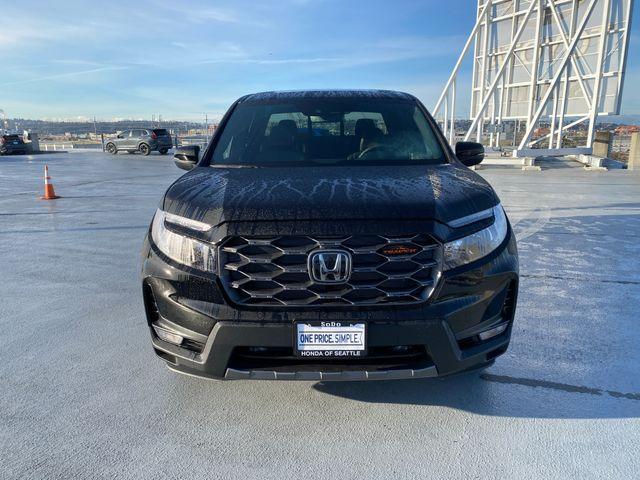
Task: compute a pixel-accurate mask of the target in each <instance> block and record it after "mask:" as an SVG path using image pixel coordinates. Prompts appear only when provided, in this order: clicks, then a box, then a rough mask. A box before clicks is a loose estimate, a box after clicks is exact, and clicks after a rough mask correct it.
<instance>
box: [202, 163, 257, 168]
mask: <svg viewBox="0 0 640 480" xmlns="http://www.w3.org/2000/svg"><path fill="white" fill-rule="evenodd" d="M209 166H210V167H214V168H260V166H259V165H251V164H248V165H243V164H231V163H212V164H211V165H209Z"/></svg>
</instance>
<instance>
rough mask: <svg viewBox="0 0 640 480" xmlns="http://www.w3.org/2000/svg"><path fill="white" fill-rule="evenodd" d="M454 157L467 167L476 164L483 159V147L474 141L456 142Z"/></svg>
mask: <svg viewBox="0 0 640 480" xmlns="http://www.w3.org/2000/svg"><path fill="white" fill-rule="evenodd" d="M456 157H458V160H460V161H461V162H462V163H464V164H465V165H466V166H467V167H472V166H474V165H478V164H479V163H480V162H482V160H484V147H483V146H482V144H481V143H476V142H458V143H456Z"/></svg>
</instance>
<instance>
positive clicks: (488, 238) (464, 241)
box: [444, 204, 507, 270]
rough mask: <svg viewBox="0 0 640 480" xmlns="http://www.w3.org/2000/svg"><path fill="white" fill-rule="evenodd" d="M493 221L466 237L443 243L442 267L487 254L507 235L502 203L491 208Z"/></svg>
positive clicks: (450, 267) (456, 265) (460, 263)
mask: <svg viewBox="0 0 640 480" xmlns="http://www.w3.org/2000/svg"><path fill="white" fill-rule="evenodd" d="M492 211H493V217H494V221H493V224H492V225H491V226H490V227H487V228H485V229H483V230H480V231H479V232H476V233H474V234H472V235H469V236H467V237H464V238H461V239H459V240H454V241H453V242H449V243H445V244H444V269H445V270H450V269H452V268H456V267H459V266H460V265H466V264H467V263H471V262H474V261H476V260H478V259H480V258H482V257H484V256H486V255H489V254H490V253H491V252H493V251H494V250H495V249H496V248H498V247H499V246H500V244H501V243H502V242H503V241H504V238H505V237H506V236H507V217H506V215H505V214H504V210H503V209H502V205H500V204H498V205H496V206H495V207H493V209H492Z"/></svg>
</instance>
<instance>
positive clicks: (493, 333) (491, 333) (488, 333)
mask: <svg viewBox="0 0 640 480" xmlns="http://www.w3.org/2000/svg"><path fill="white" fill-rule="evenodd" d="M508 325H509V323H508V322H505V323H501V324H500V325H496V326H495V327H493V328H490V329H489V330H485V331H484V332H481V333H479V334H478V338H480V340H482V341H483V342H484V341H485V340H489V339H490V338H493V337H497V336H498V335H500V334H501V333H504V331H505V330H506V329H507V326H508Z"/></svg>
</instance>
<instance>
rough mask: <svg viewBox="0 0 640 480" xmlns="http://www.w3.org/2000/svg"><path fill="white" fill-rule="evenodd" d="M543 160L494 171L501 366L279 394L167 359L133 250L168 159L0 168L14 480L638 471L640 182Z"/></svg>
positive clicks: (1, 401)
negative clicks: (503, 286)
mask: <svg viewBox="0 0 640 480" xmlns="http://www.w3.org/2000/svg"><path fill="white" fill-rule="evenodd" d="M45 164H48V165H49V170H50V174H51V175H52V177H53V183H54V186H55V189H56V193H57V194H58V195H61V196H62V198H61V199H58V200H55V201H43V200H39V199H38V196H39V195H41V192H42V181H43V180H42V174H43V167H44V165H45ZM549 165H550V168H547V169H545V170H543V171H542V172H522V171H520V170H518V169H515V168H500V167H494V166H491V167H487V168H485V169H483V170H480V171H479V173H481V174H482V175H483V176H484V177H485V178H487V179H488V180H489V181H490V182H491V183H492V185H493V186H494V187H495V188H496V190H497V191H498V194H499V195H500V197H501V199H502V202H503V204H504V206H505V208H506V210H507V213H508V214H509V216H510V218H511V222H512V224H513V225H514V229H515V231H516V234H517V236H518V239H519V248H520V254H521V257H520V258H521V267H520V268H521V274H522V278H521V287H520V298H519V303H518V310H517V315H516V323H515V327H514V331H513V341H512V343H511V347H510V349H509V351H508V352H507V353H506V354H505V355H504V356H502V357H500V358H499V359H498V360H497V362H496V364H495V365H493V366H492V367H490V368H489V369H488V370H486V371H484V372H483V373H480V374H478V373H476V374H467V375H461V376H457V377H453V378H446V379H431V380H419V381H418V380H411V381H398V382H379V383H376V382H371V383H311V382H302V383H295V382H288V383H279V382H256V381H243V382H215V381H208V380H201V379H196V378H191V377H186V376H182V375H178V374H175V373H172V372H170V371H168V370H167V369H166V368H165V367H164V366H163V364H162V362H161V361H160V360H158V359H156V358H155V356H154V354H153V351H152V349H151V344H150V341H149V332H148V329H147V326H146V321H145V317H144V312H143V307H142V299H141V287H140V280H139V267H140V259H139V251H140V247H141V244H142V239H143V237H144V234H145V230H146V228H147V227H148V224H149V221H150V220H151V216H152V215H153V212H154V210H155V209H156V207H157V206H158V203H159V201H160V199H161V196H162V194H163V192H164V190H165V189H166V187H167V186H168V185H169V184H170V183H171V182H172V181H173V180H174V179H176V178H177V177H178V176H179V175H180V174H181V171H180V170H178V169H177V168H176V167H175V166H174V165H173V163H172V161H171V157H170V156H160V155H156V154H154V155H151V156H149V157H142V156H140V155H117V156H108V155H105V154H101V153H81V152H73V153H68V154H63V153H59V154H44V155H37V156H30V157H25V156H17V157H0V226H1V228H0V275H1V278H2V287H1V292H2V293H1V298H2V301H1V302H0V342H1V348H0V385H1V387H0V458H1V461H0V478H33V479H42V478H47V479H53V478H116V477H120V478H145V479H146V478H148V479H158V478H194V479H197V478H261V479H265V478H273V479H286V478H385V479H386V478H420V479H425V478H465V479H466V478H583V479H585V478H620V479H622V478H637V475H638V470H639V469H640V460H639V456H638V452H639V451H640V348H638V346H639V345H640V314H639V312H640V248H639V247H638V245H639V244H640V174H638V173H632V172H626V171H611V172H605V173H595V172H586V171H584V170H583V169H582V168H579V167H576V166H572V165H570V164H557V163H556V162H552V163H550V164H549ZM544 166H545V165H544V162H543V168H544Z"/></svg>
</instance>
